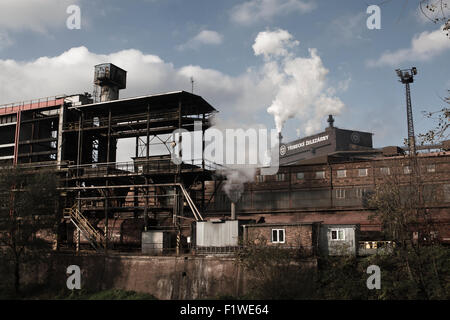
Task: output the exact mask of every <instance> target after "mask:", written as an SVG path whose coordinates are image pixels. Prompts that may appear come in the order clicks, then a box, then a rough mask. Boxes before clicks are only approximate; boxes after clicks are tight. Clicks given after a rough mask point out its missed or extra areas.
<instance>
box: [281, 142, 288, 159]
mask: <svg viewBox="0 0 450 320" xmlns="http://www.w3.org/2000/svg"><path fill="white" fill-rule="evenodd" d="M286 152H287V148H286V145H285V144H283V145H281V147H280V156H284V155H285V154H286Z"/></svg>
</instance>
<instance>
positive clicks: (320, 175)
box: [256, 164, 436, 182]
mask: <svg viewBox="0 0 450 320" xmlns="http://www.w3.org/2000/svg"><path fill="white" fill-rule="evenodd" d="M426 170H427V172H428V173H434V172H436V165H435V164H430V165H427V166H426ZM403 173H404V174H410V173H411V168H410V167H409V166H404V167H403ZM380 174H382V175H390V174H391V169H390V168H389V167H382V168H380ZM336 175H337V177H338V178H346V177H347V170H345V169H340V170H337V171H336ZM368 175H369V169H368V168H360V169H358V177H367V176H368ZM295 177H296V179H297V180H303V179H305V173H304V172H297V173H296V174H295ZM314 178H315V179H325V171H316V172H315V173H314ZM275 180H276V181H278V182H280V181H286V174H285V173H278V174H277V175H276V176H275ZM256 181H257V182H264V181H265V180H264V176H262V175H258V176H256Z"/></svg>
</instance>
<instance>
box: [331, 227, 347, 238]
mask: <svg viewBox="0 0 450 320" xmlns="http://www.w3.org/2000/svg"><path fill="white" fill-rule="evenodd" d="M331 240H345V232H344V229H331Z"/></svg>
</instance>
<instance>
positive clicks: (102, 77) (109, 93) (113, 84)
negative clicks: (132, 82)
mask: <svg viewBox="0 0 450 320" xmlns="http://www.w3.org/2000/svg"><path fill="white" fill-rule="evenodd" d="M126 84H127V72H126V71H125V70H123V69H121V68H119V67H117V66H115V65H114V64H112V63H103V64H99V65H96V66H95V73H94V94H93V96H94V102H106V101H112V100H118V99H119V90H121V89H125V88H126Z"/></svg>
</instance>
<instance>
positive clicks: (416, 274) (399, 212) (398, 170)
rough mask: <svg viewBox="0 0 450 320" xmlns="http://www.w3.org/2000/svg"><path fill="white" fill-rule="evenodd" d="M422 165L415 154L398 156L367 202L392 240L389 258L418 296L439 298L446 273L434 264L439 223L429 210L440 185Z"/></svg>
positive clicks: (443, 290) (437, 251) (436, 261)
mask: <svg viewBox="0 0 450 320" xmlns="http://www.w3.org/2000/svg"><path fill="white" fill-rule="evenodd" d="M425 167H426V162H424V161H422V160H421V159H419V158H418V157H408V158H405V159H403V160H399V161H398V162H397V163H396V164H395V165H394V166H392V167H391V174H390V175H386V176H385V177H383V178H382V181H381V182H380V183H379V184H378V185H377V187H376V190H375V193H374V195H373V196H372V198H371V199H370V201H369V204H370V206H371V207H372V208H374V209H375V210H376V211H375V213H374V214H373V215H372V217H371V218H372V219H378V220H379V221H380V222H381V224H382V228H383V231H384V232H385V233H386V235H387V237H388V238H389V239H390V240H393V241H394V242H395V243H396V246H395V248H394V252H393V259H396V261H399V264H400V265H399V269H401V270H404V272H405V274H407V275H408V278H409V281H410V282H411V283H413V284H414V287H415V288H417V291H418V292H419V294H418V296H419V297H421V298H424V299H431V298H435V297H440V298H443V297H446V295H448V292H446V288H445V284H444V280H443V278H444V277H448V274H446V275H443V271H442V268H440V267H439V266H438V265H439V261H440V260H439V256H440V255H441V253H440V249H441V247H440V245H439V236H438V235H439V234H440V232H439V231H440V230H439V228H440V226H439V223H438V222H439V221H438V219H437V218H436V217H435V216H434V214H433V211H432V208H433V207H435V206H436V204H437V203H439V201H441V199H440V196H441V195H442V194H441V193H440V192H438V190H439V188H441V187H442V185H439V184H436V181H435V180H433V179H432V178H431V177H430V175H426V174H425V173H424V171H425V170H426V169H425ZM425 172H426V171H425ZM442 250H446V249H445V248H442ZM447 250H448V249H447ZM447 271H448V270H447ZM447 271H445V272H447Z"/></svg>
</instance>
